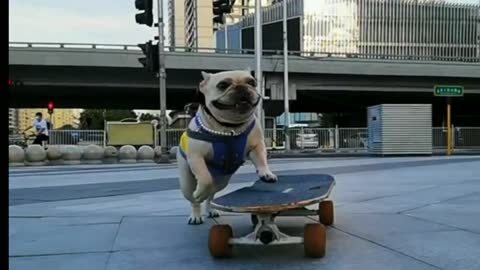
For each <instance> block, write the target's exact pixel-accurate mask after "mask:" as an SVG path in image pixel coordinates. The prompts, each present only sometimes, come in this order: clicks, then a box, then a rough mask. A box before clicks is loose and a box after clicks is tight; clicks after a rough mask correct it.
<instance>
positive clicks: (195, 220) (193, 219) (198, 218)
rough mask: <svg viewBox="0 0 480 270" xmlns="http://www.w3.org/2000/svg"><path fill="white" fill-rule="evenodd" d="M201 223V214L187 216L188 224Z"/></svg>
mask: <svg viewBox="0 0 480 270" xmlns="http://www.w3.org/2000/svg"><path fill="white" fill-rule="evenodd" d="M202 223H203V218H202V216H197V215H194V214H191V215H190V217H189V218H188V224H189V225H200V224H202Z"/></svg>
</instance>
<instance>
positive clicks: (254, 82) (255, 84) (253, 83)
mask: <svg viewBox="0 0 480 270" xmlns="http://www.w3.org/2000/svg"><path fill="white" fill-rule="evenodd" d="M247 84H248V85H250V86H253V87H257V81H255V80H248V81H247Z"/></svg>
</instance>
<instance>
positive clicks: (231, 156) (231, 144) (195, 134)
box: [179, 115, 255, 179]
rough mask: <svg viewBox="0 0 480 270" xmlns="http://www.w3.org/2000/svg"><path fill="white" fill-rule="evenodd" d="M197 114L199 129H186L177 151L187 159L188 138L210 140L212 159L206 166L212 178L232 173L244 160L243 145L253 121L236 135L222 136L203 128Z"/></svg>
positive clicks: (253, 123) (253, 124)
mask: <svg viewBox="0 0 480 270" xmlns="http://www.w3.org/2000/svg"><path fill="white" fill-rule="evenodd" d="M198 117H199V116H198V115H196V116H195V123H196V124H197V126H198V127H199V131H193V130H191V129H187V131H186V132H184V133H183V134H182V137H181V139H180V147H179V151H180V154H181V155H182V156H183V158H185V159H187V155H186V152H187V145H188V139H189V138H193V139H196V140H201V141H206V142H210V143H211V144H212V147H213V159H212V160H207V161H206V163H207V167H208V170H209V171H210V174H211V175H212V177H213V178H214V179H219V178H220V177H223V176H225V175H231V174H233V173H234V172H235V171H236V170H237V169H238V168H239V167H240V166H242V165H243V163H244V162H245V156H246V153H245V146H246V144H247V138H248V135H249V134H250V132H251V131H252V130H253V127H254V126H255V121H252V123H251V124H250V125H249V126H248V127H247V129H246V130H245V131H244V132H243V133H241V134H239V135H236V136H224V135H217V134H212V133H210V132H208V131H207V130H205V129H204V128H203V127H202V125H201V123H200V119H199V118H198Z"/></svg>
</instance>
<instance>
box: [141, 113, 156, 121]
mask: <svg viewBox="0 0 480 270" xmlns="http://www.w3.org/2000/svg"><path fill="white" fill-rule="evenodd" d="M138 119H139V120H140V121H152V120H159V117H158V115H156V114H150V113H142V114H140V117H139V118H138Z"/></svg>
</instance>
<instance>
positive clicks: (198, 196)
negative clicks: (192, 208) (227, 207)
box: [193, 184, 213, 203]
mask: <svg viewBox="0 0 480 270" xmlns="http://www.w3.org/2000/svg"><path fill="white" fill-rule="evenodd" d="M212 190H213V185H212V184H198V186H197V189H196V190H195V191H194V192H193V198H194V199H195V201H196V202H197V203H202V202H203V201H205V200H206V199H207V198H208V197H210V196H211V194H212Z"/></svg>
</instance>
